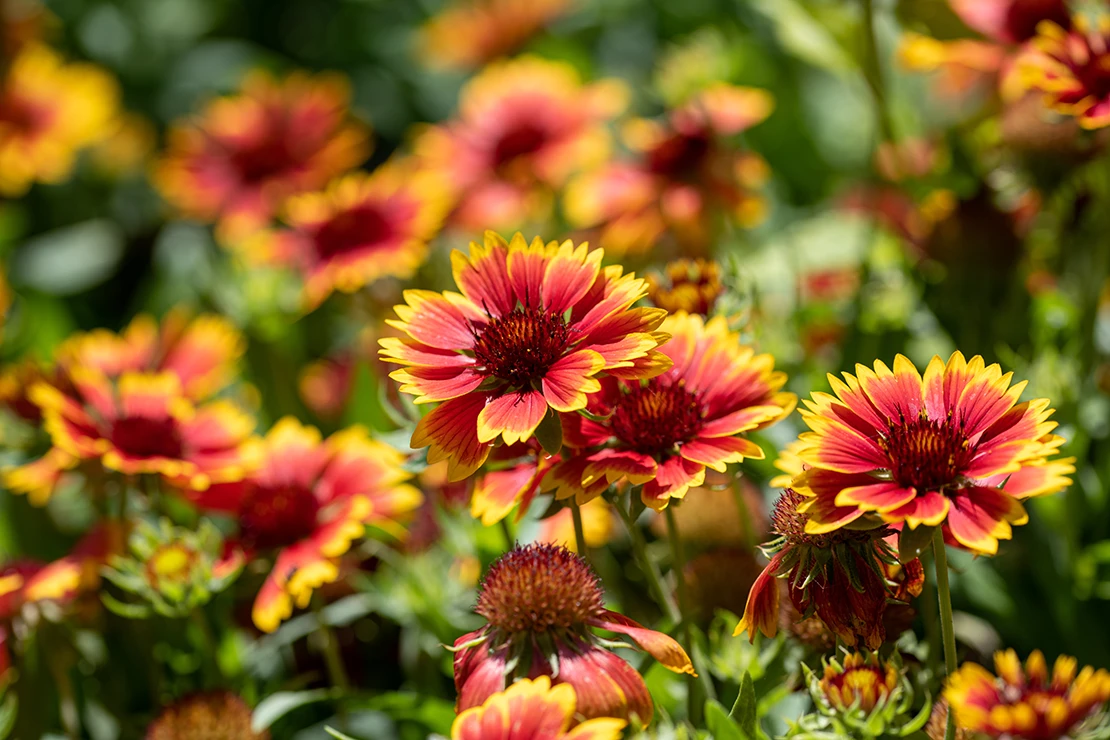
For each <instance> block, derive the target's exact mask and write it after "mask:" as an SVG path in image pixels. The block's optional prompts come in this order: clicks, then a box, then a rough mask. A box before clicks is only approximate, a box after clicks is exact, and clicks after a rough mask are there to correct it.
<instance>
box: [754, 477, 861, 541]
mask: <svg viewBox="0 0 1110 740" xmlns="http://www.w3.org/2000/svg"><path fill="white" fill-rule="evenodd" d="M805 500H806V498H805V496H803V495H802V494H800V493H798V492H797V491H795V490H794V489H793V488H787V489H785V490H783V492H782V495H780V496H779V497H778V500H776V501H775V506H774V508H773V509H772V510H771V531H772V532H774V533H775V534H779V535H782V536H783V537H785V538H786V541H787V543H788V545H789V546H792V547H796V546H799V545H804V546H808V547H816V548H822V549H828V548H830V547H833V546H835V545H839V544H841V543H843V542H847V541H849V540H856V541H862V540H870V539H873V538H875V537H876V536H882V534H883V531H882V530H854V529H846V528H841V529H836V530H833V531H832V532H829V533H827V534H807V533H806V521H807V519H808V517H807V516H806V515H805V514H802V513H800V512H799V511H798V506H799V505H800V504H801V503H802V502H803V501H805Z"/></svg>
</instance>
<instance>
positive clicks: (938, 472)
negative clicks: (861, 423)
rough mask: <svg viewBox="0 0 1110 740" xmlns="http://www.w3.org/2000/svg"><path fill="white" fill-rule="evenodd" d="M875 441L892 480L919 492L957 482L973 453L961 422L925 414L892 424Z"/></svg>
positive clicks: (937, 488) (933, 489) (922, 492)
mask: <svg viewBox="0 0 1110 740" xmlns="http://www.w3.org/2000/svg"><path fill="white" fill-rule="evenodd" d="M878 443H879V447H880V448H882V450H883V451H884V452H885V453H886V455H887V457H888V458H889V459H890V472H891V476H892V477H893V479H894V481H895V482H896V483H897V484H898V485H900V486H903V487H905V488H915V489H917V492H918V494H924V493H925V492H926V491H936V490H939V489H941V488H944V487H945V486H949V485H951V484H953V483H955V482H957V480H958V478H959V476H960V474H961V472H962V471H963V470H964V469H966V468H967V465H968V463H969V462H971V457H972V455H973V453H974V450H973V449H972V447H971V445H970V444H969V442H968V440H967V436H966V435H965V434H964V432H963V429H962V427H961V425H959V424H953V423H951V422H950V421H934V420H931V419H928V418H925V417H924V416H922V417H921V418H918V419H915V420H913V421H908V422H906V423H903V424H900V425H896V426H892V427H891V428H890V430H889V431H888V432H887V434H885V435H880V436H879V439H878Z"/></svg>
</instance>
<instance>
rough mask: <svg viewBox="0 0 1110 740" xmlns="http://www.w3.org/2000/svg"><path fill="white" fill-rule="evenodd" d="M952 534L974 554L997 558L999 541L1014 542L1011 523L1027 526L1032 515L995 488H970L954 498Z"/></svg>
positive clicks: (949, 516)
mask: <svg viewBox="0 0 1110 740" xmlns="http://www.w3.org/2000/svg"><path fill="white" fill-rule="evenodd" d="M951 502H952V507H951V510H950V511H949V512H948V531H949V532H951V533H952V536H953V537H954V538H955V539H956V541H957V542H959V543H960V544H961V545H963V546H964V547H966V548H967V549H969V550H972V551H973V552H980V553H985V554H989V555H993V554H995V553H996V552H998V540H1000V539H1010V535H1011V529H1010V525H1011V524H1024V523H1025V521H1027V519H1028V516H1027V515H1026V513H1025V509H1024V508H1023V507H1022V505H1021V502H1019V501H1018V500H1017V499H1015V498H1014V497H1012V496H1010V495H1008V494H1006V493H1003V492H1002V491H998V490H996V489H993V488H970V489H967V490H963V491H958V492H957V493H956V494H955V495H954V496H952V497H951Z"/></svg>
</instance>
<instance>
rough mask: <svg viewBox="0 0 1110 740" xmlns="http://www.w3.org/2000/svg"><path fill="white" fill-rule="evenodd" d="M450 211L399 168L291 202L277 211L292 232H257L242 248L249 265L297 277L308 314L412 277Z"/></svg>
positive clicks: (414, 175) (426, 183)
mask: <svg viewBox="0 0 1110 740" xmlns="http://www.w3.org/2000/svg"><path fill="white" fill-rule="evenodd" d="M448 207H449V204H448V202H447V200H446V193H445V192H444V189H443V187H442V186H441V185H439V183H438V182H437V181H435V180H434V179H432V178H430V177H428V176H427V175H426V174H423V173H420V172H413V171H412V168H411V167H410V166H408V165H407V164H406V163H400V162H398V163H394V164H389V165H385V166H383V167H381V168H379V169H378V170H376V171H375V172H374V173H372V174H369V175H367V174H364V173H353V174H349V175H344V176H343V177H341V178H339V179H338V180H335V181H333V182H332V183H331V184H329V185H328V188H327V189H326V190H324V191H321V192H314V193H304V194H301V195H297V196H293V197H291V198H290V199H289V200H287V201H286V202H285V204H284V206H283V208H282V211H283V213H284V220H286V221H287V222H288V223H289V226H290V228H289V229H285V230H262V231H259V232H257V233H255V234H254V235H252V236H251V237H248V238H246V239H245V240H244V241H243V242H242V243H241V249H242V251H243V253H244V256H245V257H246V258H247V259H248V261H252V262H261V263H267V262H269V263H277V264H284V265H288V266H289V267H291V268H293V269H294V270H296V271H297V272H298V273H299V275H300V277H301V280H302V282H303V284H304V300H305V305H306V307H307V308H310V309H311V308H315V307H317V306H318V305H319V304H320V303H321V302H322V301H323V300H324V299H325V298H327V296H328V295H330V294H331V293H332V291H339V292H343V293H355V292H357V291H359V290H360V289H361V288H363V287H365V286H366V285H369V284H371V283H373V282H374V281H375V280H379V279H381V278H385V277H393V278H398V279H407V278H411V277H412V276H413V275H414V274H415V273H416V270H417V269H418V268H419V267H420V265H421V264H423V262H424V259H425V256H426V255H427V251H428V241H429V240H430V239H431V238H432V237H433V236H434V235H435V234H436V232H437V231H438V229H439V226H440V224H441V222H442V220H443V217H444V215H445V212H446V210H447V208H448Z"/></svg>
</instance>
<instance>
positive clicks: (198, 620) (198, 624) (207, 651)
mask: <svg viewBox="0 0 1110 740" xmlns="http://www.w3.org/2000/svg"><path fill="white" fill-rule="evenodd" d="M189 621H191V622H192V623H193V627H195V628H196V631H197V634H198V635H199V636H200V648H201V652H202V653H203V654H204V661H205V664H206V665H210V666H211V671H212V672H211V673H210V674H209V676H208V677H207V678H208V680H211V679H213V678H214V679H218V680H219V679H222V678H223V670H222V669H221V668H220V656H219V651H218V648H217V645H216V636H215V635H214V634H213V633H212V625H210V624H209V623H208V615H206V614H205V613H204V608H203V607H199V606H198V607H197V608H195V609H193V611H192V613H190V614H189Z"/></svg>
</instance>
